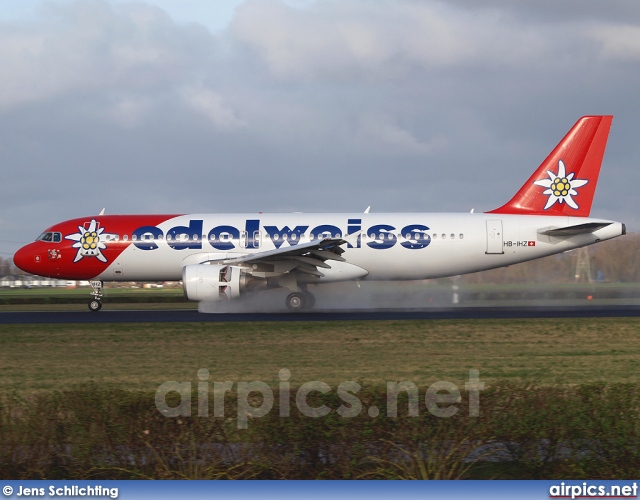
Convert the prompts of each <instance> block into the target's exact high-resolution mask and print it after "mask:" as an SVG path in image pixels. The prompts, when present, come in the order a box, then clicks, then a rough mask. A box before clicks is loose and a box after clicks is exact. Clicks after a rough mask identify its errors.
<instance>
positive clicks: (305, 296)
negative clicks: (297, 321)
mask: <svg viewBox="0 0 640 500" xmlns="http://www.w3.org/2000/svg"><path fill="white" fill-rule="evenodd" d="M286 303H287V309H289V311H293V312H299V311H304V310H308V309H312V308H313V306H314V305H315V303H316V298H315V297H314V296H313V294H312V293H309V292H307V291H303V292H293V293H290V294H289V295H288V296H287V301H286Z"/></svg>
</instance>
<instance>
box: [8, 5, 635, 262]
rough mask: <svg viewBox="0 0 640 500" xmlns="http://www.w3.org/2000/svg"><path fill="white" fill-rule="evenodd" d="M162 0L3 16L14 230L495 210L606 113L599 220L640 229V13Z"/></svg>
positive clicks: (600, 8) (17, 236)
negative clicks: (216, 21)
mask: <svg viewBox="0 0 640 500" xmlns="http://www.w3.org/2000/svg"><path fill="white" fill-rule="evenodd" d="M38 1H39V0H38ZM163 1H164V0H163ZM41 3H42V4H43V5H45V4H44V2H41ZM152 3H153V0H148V1H147V2H146V3H124V2H120V1H119V0H87V1H78V2H74V1H66V0H65V1H64V2H58V0H54V1H53V2H51V3H47V4H46V5H47V6H46V7H42V8H40V10H38V11H37V15H35V16H34V17H33V18H30V19H29V20H24V19H23V20H21V21H18V20H15V19H14V20H11V21H3V22H0V64H1V65H2V69H3V70H2V72H0V118H1V119H0V136H2V137H3V141H0V156H1V157H2V158H3V165H5V166H4V167H3V168H5V170H6V171H7V172H8V173H9V175H7V176H5V177H6V178H4V179H3V187H4V188H5V189H6V190H7V191H8V192H10V193H21V196H19V197H17V198H16V197H13V196H5V197H4V198H2V199H0V210H1V211H3V212H4V213H19V214H20V223H18V224H11V225H9V224H7V223H6V218H4V219H0V231H2V232H3V234H5V233H6V235H5V236H3V238H4V239H6V240H12V241H13V240H15V241H21V240H25V239H29V238H31V237H32V236H35V235H36V234H37V233H38V232H39V231H41V229H42V226H43V225H46V224H50V223H54V222H56V221H58V220H62V219H65V218H71V217H75V216H78V215H79V212H80V214H84V213H94V212H97V211H99V210H100V209H101V208H102V207H103V206H105V205H106V206H107V210H108V212H109V213H122V212H125V213H126V212H132V213H144V212H147V211H158V212H171V211H175V212H191V211H193V212H200V211H202V212H221V211H237V212H246V211H249V212H252V211H306V212H311V211H325V212H326V211H350V210H356V211H360V210H364V208H366V206H367V205H373V210H374V211H375V212H381V211H391V212H393V211H426V212H431V211H433V212H436V211H460V210H465V211H466V210H469V209H470V208H471V207H474V208H475V209H476V211H480V210H486V209H491V208H494V207H496V206H498V205H500V204H501V203H504V202H505V201H507V199H508V198H509V197H510V196H511V195H512V194H513V193H514V192H515V191H516V190H517V189H518V188H519V187H520V186H521V185H522V183H523V182H524V181H525V180H526V179H527V178H528V176H529V175H530V174H531V172H532V171H533V169H534V168H535V167H536V166H537V165H538V164H539V163H540V161H541V160H542V159H543V158H544V157H545V156H546V154H548V152H549V151H550V150H551V148H552V147H553V146H554V145H555V144H556V143H557V142H558V140H559V139H560V138H561V137H562V135H563V134H564V133H565V132H566V131H567V130H568V129H569V127H570V126H571V125H572V124H573V123H574V122H575V120H576V119H577V118H578V117H579V116H581V115H584V114H595V113H612V114H614V115H616V119H615V120H614V125H613V128H612V132H611V138H610V142H609V147H608V151H607V156H606V157H605V165H604V167H603V175H602V176H601V180H600V183H599V187H598V194H597V196H596V199H595V202H594V213H595V214H597V215H602V216H604V217H609V218H612V219H621V220H624V221H625V222H627V223H628V227H630V228H631V229H632V230H633V229H634V228H636V229H640V222H638V216H637V214H636V213H635V212H634V209H633V203H632V201H633V200H634V199H635V198H637V194H636V191H637V181H639V180H640V177H639V176H640V173H636V172H637V169H636V168H635V165H636V164H637V163H638V162H639V161H640V153H639V152H638V151H637V148H636V142H637V140H636V137H635V135H636V134H635V130H636V128H637V116H640V102H639V101H638V100H637V99H636V97H635V95H636V93H637V88H636V87H637V85H636V82H637V81H638V80H639V79H640V62H639V58H638V56H639V54H640V47H639V46H638V42H637V40H638V39H639V38H640V31H639V30H640V23H636V22H634V21H633V20H634V19H637V18H638V17H637V14H639V13H640V6H636V5H637V2H633V3H632V2H620V5H621V6H623V7H624V8H623V7H621V9H622V11H618V10H616V9H611V8H610V7H608V4H607V5H605V4H602V5H600V4H599V3H588V4H585V3H584V2H582V1H574V0H567V2H566V3H565V2H561V3H558V2H556V1H551V0H523V1H522V2H511V1H506V0H455V1H447V2H436V1H430V0H421V1H412V0H396V1H391V0H381V1H379V2H370V1H364V0H339V1H338V0H316V1H309V0H286V1H284V0H281V1H277V0H247V1H245V2H244V3H242V5H241V6H240V7H239V8H238V9H237V10H236V13H235V17H234V18H233V20H232V21H231V23H230V25H229V27H228V29H226V30H225V29H222V30H216V32H215V33H212V32H210V31H208V30H207V28H206V27H205V26H210V25H211V20H208V19H203V18H202V17H203V14H202V13H204V12H209V11H210V10H211V9H212V7H211V5H213V4H207V5H206V6H205V5H204V4H201V6H200V8H199V10H198V11H197V12H198V13H199V14H198V15H193V16H191V19H192V21H193V22H191V23H189V22H188V21H187V20H188V19H189V14H188V7H189V3H188V2H187V3H185V4H184V6H183V7H181V8H183V9H184V10H183V11H182V13H181V16H180V21H179V22H178V21H176V19H175V18H174V17H171V16H170V15H169V14H167V12H166V11H164V10H162V9H161V8H159V7H157V6H154V5H153V4H152ZM623 4H624V5H623ZM181 5H182V4H181ZM578 7H579V8H578ZM226 12H227V15H228V9H227V11H226ZM621 12H622V13H621ZM212 15H213V14H212ZM34 179H37V182H35V181H34ZM634 221H636V222H634ZM2 251H6V250H2Z"/></svg>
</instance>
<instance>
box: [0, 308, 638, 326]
mask: <svg viewBox="0 0 640 500" xmlns="http://www.w3.org/2000/svg"><path fill="white" fill-rule="evenodd" d="M638 316H640V306H637V305H633V306H585V307H566V306H561V307H554V306H544V307H455V308H454V307H451V308H433V309H388V310H379V309H378V310H371V309H369V310H353V311H337V310H333V311H312V312H303V313H286V312H276V313H233V314H230V313H224V314H201V313H198V312H197V311H194V310H189V311H184V310H167V311H158V310H149V311H145V310H139V311H124V310H123V311H118V310H115V311H114V310H111V311H109V310H107V311H105V310H103V311H100V312H98V313H92V312H90V311H88V310H87V311H85V310H82V311H59V312H51V311H48V312H32V311H30V312H0V325H19V324H82V323H91V324H95V323H156V322H157V323H192V322H195V323H238V322H250V321H385V320H395V321H402V320H437V319H525V318H589V317H592V318H619V317H638Z"/></svg>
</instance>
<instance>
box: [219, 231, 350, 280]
mask: <svg viewBox="0 0 640 500" xmlns="http://www.w3.org/2000/svg"><path fill="white" fill-rule="evenodd" d="M345 243H347V240H345V239H342V238H324V239H322V240H317V241H310V242H307V243H299V244H297V245H294V246H287V247H282V248H278V249H275V250H268V251H266V252H259V253H253V254H249V255H244V256H242V257H235V258H232V259H225V260H222V261H217V263H219V264H224V265H243V264H244V265H247V264H251V265H252V268H253V270H252V271H251V274H254V275H259V274H265V277H266V276H277V275H281V274H284V273H288V272H290V271H294V270H295V271H298V272H301V273H304V274H310V275H312V276H316V277H318V278H321V277H322V276H324V275H323V274H322V272H320V271H319V268H324V269H330V268H331V266H330V265H329V264H327V263H326V261H328V260H332V261H338V262H345V259H344V257H342V256H341V254H343V253H344V250H343V249H342V248H340V247H341V245H344V244H345Z"/></svg>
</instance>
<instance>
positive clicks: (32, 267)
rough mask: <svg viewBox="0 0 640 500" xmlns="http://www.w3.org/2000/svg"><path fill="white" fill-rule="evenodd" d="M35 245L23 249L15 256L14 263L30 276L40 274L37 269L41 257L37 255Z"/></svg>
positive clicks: (31, 244)
mask: <svg viewBox="0 0 640 500" xmlns="http://www.w3.org/2000/svg"><path fill="white" fill-rule="evenodd" d="M34 250H35V249H34V248H33V243H30V244H29V245H26V246H24V247H22V248H21V249H20V250H18V251H17V252H16V253H15V255H14V256H13V263H14V264H15V265H16V266H17V267H18V268H19V269H21V270H22V271H24V272H25V273H29V274H38V273H37V269H36V264H37V260H36V259H39V256H38V255H36V253H35V251H34Z"/></svg>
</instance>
